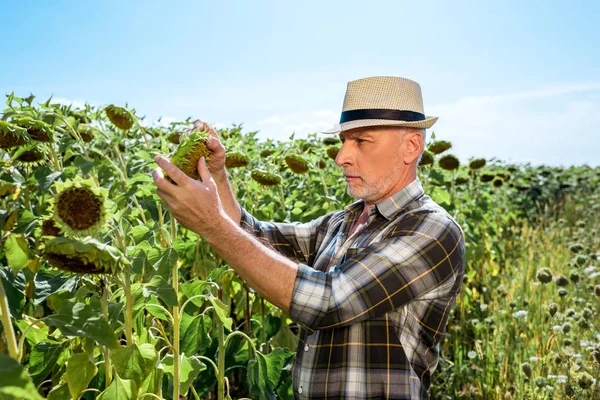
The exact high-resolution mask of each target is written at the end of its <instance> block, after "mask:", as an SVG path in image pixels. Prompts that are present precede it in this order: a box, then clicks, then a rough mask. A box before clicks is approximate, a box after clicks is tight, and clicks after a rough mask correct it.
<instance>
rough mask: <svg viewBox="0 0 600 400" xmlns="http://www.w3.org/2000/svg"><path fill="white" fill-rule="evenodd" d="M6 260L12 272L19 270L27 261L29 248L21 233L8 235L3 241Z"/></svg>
mask: <svg viewBox="0 0 600 400" xmlns="http://www.w3.org/2000/svg"><path fill="white" fill-rule="evenodd" d="M4 248H5V249H6V260H7V261H8V265H9V266H10V268H11V269H12V270H13V272H14V273H17V272H19V271H20V270H22V269H23V268H25V267H26V266H27V263H28V262H29V248H28V246H27V241H26V240H25V238H24V237H23V235H15V234H12V235H9V236H8V238H6V242H4Z"/></svg>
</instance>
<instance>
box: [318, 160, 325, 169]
mask: <svg viewBox="0 0 600 400" xmlns="http://www.w3.org/2000/svg"><path fill="white" fill-rule="evenodd" d="M317 166H318V167H319V168H320V169H325V168H327V161H325V160H319V161H318V163H317Z"/></svg>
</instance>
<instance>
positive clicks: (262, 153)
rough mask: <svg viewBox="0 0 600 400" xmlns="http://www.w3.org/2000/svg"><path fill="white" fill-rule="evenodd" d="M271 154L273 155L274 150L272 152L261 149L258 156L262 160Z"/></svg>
mask: <svg viewBox="0 0 600 400" xmlns="http://www.w3.org/2000/svg"><path fill="white" fill-rule="evenodd" d="M273 153H275V150H273V149H263V150H261V151H260V156H261V157H262V158H267V157H269V156H270V155H271V154H273Z"/></svg>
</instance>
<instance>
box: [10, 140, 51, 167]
mask: <svg viewBox="0 0 600 400" xmlns="http://www.w3.org/2000/svg"><path fill="white" fill-rule="evenodd" d="M49 153H50V151H49V149H48V148H47V147H46V146H44V145H42V144H41V143H34V142H30V143H28V144H26V145H24V146H21V147H19V148H18V149H16V150H15V151H14V152H12V154H11V158H12V160H13V161H14V163H15V165H17V166H20V167H23V168H25V169H27V170H29V171H32V170H34V169H35V168H37V167H39V166H40V165H43V164H47V163H48V161H49Z"/></svg>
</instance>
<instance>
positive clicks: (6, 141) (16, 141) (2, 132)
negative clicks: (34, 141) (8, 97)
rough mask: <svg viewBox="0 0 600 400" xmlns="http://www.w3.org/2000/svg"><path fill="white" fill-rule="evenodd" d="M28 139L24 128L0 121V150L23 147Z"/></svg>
mask: <svg viewBox="0 0 600 400" xmlns="http://www.w3.org/2000/svg"><path fill="white" fill-rule="evenodd" d="M29 139H30V138H29V135H28V134H27V130H26V129H25V128H22V127H20V126H18V125H16V124H13V123H10V122H8V121H0V149H10V148H12V147H16V146H21V145H24V144H25V143H27V142H28V141H29Z"/></svg>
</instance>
